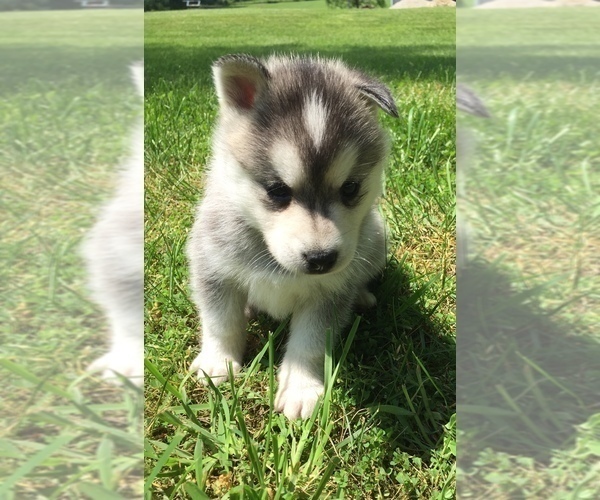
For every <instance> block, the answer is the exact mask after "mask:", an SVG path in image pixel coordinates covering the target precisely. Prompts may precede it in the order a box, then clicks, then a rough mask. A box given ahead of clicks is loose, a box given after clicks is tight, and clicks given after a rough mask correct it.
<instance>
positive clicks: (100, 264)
mask: <svg viewBox="0 0 600 500" xmlns="http://www.w3.org/2000/svg"><path fill="white" fill-rule="evenodd" d="M132 75H133V80H134V83H135V85H136V88H137V90H138V93H139V94H140V96H143V95H144V67H143V65H142V64H141V63H140V64H136V65H134V66H132ZM143 138H144V136H143V126H142V120H141V118H140V119H139V121H138V123H137V124H136V126H135V130H134V133H133V134H132V137H131V146H130V153H129V156H128V157H127V159H126V161H125V162H124V163H123V166H122V169H121V172H120V177H119V181H118V185H117V191H116V194H115V196H114V197H113V198H112V199H111V200H110V201H109V202H108V203H107V204H106V205H105V206H104V208H103V210H102V211H101V214H100V217H99V219H98V222H97V223H96V225H95V226H94V227H93V228H92V230H91V231H90V234H89V235H88V238H87V240H86V241H85V244H84V248H83V250H84V254H85V257H86V260H87V264H88V272H89V281H90V287H91V289H92V292H93V294H94V299H95V301H96V302H97V303H98V305H99V306H100V307H101V308H102V310H103V312H104V313H105V315H106V318H107V320H108V322H109V326H110V348H109V350H108V352H107V353H106V354H104V355H103V356H102V357H100V358H99V359H97V360H96V361H94V362H93V363H92V364H91V365H90V366H89V367H88V370H89V371H93V372H96V371H97V372H101V373H102V376H103V378H105V379H107V380H108V381H111V382H117V383H118V382H119V381H120V379H119V377H118V376H117V375H115V374H116V373H118V374H120V375H122V376H124V377H127V378H129V379H130V380H131V381H132V382H133V383H134V384H136V385H138V386H142V385H143V383H144V313H143V300H144V299H143V292H144V256H143V250H144V222H143V219H144V139H143Z"/></svg>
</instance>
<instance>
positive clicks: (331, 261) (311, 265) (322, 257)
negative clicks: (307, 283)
mask: <svg viewBox="0 0 600 500" xmlns="http://www.w3.org/2000/svg"><path fill="white" fill-rule="evenodd" d="M303 256H304V260H305V261H306V270H307V272H308V273H309V274H324V273H326V272H328V271H330V270H331V268H332V267H333V266H334V265H335V262H336V260H337V258H338V253H337V251H336V250H329V251H320V250H319V251H316V252H306V253H304V254H303Z"/></svg>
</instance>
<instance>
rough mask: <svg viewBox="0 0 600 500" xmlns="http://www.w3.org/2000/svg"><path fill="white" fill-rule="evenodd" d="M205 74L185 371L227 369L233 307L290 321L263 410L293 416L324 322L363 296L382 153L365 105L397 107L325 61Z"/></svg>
mask: <svg viewBox="0 0 600 500" xmlns="http://www.w3.org/2000/svg"><path fill="white" fill-rule="evenodd" d="M213 76H214V82H215V86H216V92H217V97H218V100H219V107H220V109H219V116H218V122H217V126H216V131H215V134H214V144H213V154H212V160H211V162H210V165H209V169H208V174H207V178H206V184H205V192H204V199H203V200H202V203H201V204H200V205H199V207H198V209H197V213H196V220H195V223H194V226H193V228H192V231H191V235H190V239H189V242H188V247H187V252H188V259H189V262H190V267H191V288H192V293H193V298H194V301H195V303H196V305H197V307H198V309H199V312H200V318H201V325H202V326H201V328H202V348H201V351H200V354H199V355H198V357H197V358H196V359H195V360H194V361H193V363H192V365H191V369H192V370H193V371H197V372H198V376H199V378H200V379H204V377H205V376H208V377H211V378H212V379H213V382H214V383H215V384H218V383H219V382H222V381H223V380H225V379H226V377H227V366H228V363H231V365H232V367H233V371H234V372H238V371H239V370H240V368H241V364H242V359H243V355H244V348H245V327H246V322H247V319H246V316H245V314H244V311H245V310H246V309H247V308H249V309H250V310H255V311H263V312H266V313H268V314H269V315H271V316H272V317H273V318H276V319H280V320H282V319H285V318H287V317H289V316H290V315H291V323H290V329H291V331H290V337H289V342H288V345H287V350H286V353H285V356H284V359H283V363H282V365H281V368H280V371H279V375H278V384H279V388H278V392H277V395H276V399H275V406H276V410H278V411H282V412H283V413H284V414H285V415H286V416H287V417H289V418H290V419H295V418H299V417H301V418H307V417H309V416H310V415H311V413H312V411H313V409H314V407H315V405H316V403H317V400H318V398H319V396H320V395H321V394H322V393H323V389H324V387H323V361H324V355H325V339H326V332H327V330H331V331H332V333H333V334H335V333H338V332H339V331H340V330H341V329H342V328H344V326H346V325H347V324H348V321H349V319H350V316H351V312H352V307H353V305H360V306H363V307H365V306H373V305H374V304H375V297H374V296H373V295H372V294H371V293H369V291H368V290H367V283H368V282H369V281H370V280H372V279H373V278H374V277H376V276H377V275H378V274H380V273H381V271H382V269H383V267H384V265H385V262H386V247H385V232H384V226H383V221H382V218H381V216H380V214H379V212H378V210H377V206H376V201H377V199H378V197H379V196H380V195H381V192H382V186H383V182H382V176H383V170H384V167H385V163H386V160H387V157H388V153H389V140H388V138H387V135H386V134H385V133H384V132H383V130H382V129H381V127H380V126H379V124H378V121H377V108H381V109H382V110H383V111H385V112H386V113H387V114H389V115H391V116H394V117H397V116H398V112H397V110H396V105H395V103H394V100H393V98H392V95H391V94H390V91H389V90H388V89H387V88H386V87H385V86H384V85H383V84H382V83H380V82H379V81H377V80H375V79H373V78H370V77H368V76H366V75H364V74H363V73H360V72H358V71H355V70H353V69H350V68H348V67H346V66H345V65H344V64H342V63H341V62H340V61H337V60H323V59H312V58H304V57H276V56H273V57H270V58H269V59H267V60H260V59H256V58H254V57H251V56H248V55H229V56H225V57H222V58H221V59H219V60H218V61H216V63H215V64H214V66H213Z"/></svg>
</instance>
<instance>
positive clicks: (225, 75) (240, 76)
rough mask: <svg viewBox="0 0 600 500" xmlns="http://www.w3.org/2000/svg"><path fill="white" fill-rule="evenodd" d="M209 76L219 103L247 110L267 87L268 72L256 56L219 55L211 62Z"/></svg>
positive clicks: (252, 106) (250, 108)
mask: <svg viewBox="0 0 600 500" xmlns="http://www.w3.org/2000/svg"><path fill="white" fill-rule="evenodd" d="M213 77H214V80H215V87H216V89H217V96H218V98H219V103H220V104H221V106H224V107H228V108H233V109H236V110H239V111H250V110H252V109H253V108H254V106H255V104H256V101H257V100H258V99H260V97H261V95H262V94H263V93H264V92H265V90H266V88H267V82H268V80H269V78H270V77H269V72H268V71H267V68H265V66H264V65H263V63H262V62H261V61H260V60H259V59H257V58H256V57H252V56H248V55H246V54H233V55H228V56H223V57H221V58H220V59H218V60H217V61H216V62H215V63H214V64H213Z"/></svg>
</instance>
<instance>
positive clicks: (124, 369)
mask: <svg viewBox="0 0 600 500" xmlns="http://www.w3.org/2000/svg"><path fill="white" fill-rule="evenodd" d="M87 371H88V372H102V374H101V376H102V378H103V379H104V380H106V381H107V382H110V383H112V384H116V385H121V384H122V380H121V379H120V378H119V376H118V375H117V373H118V374H119V375H122V376H123V377H127V378H128V379H129V380H130V381H131V382H132V383H133V384H135V385H137V386H138V387H142V386H143V385H144V359H143V354H142V353H139V356H136V355H135V354H132V353H131V352H130V351H129V350H125V351H123V350H111V351H109V352H107V353H106V354H105V355H104V356H102V357H100V358H98V359H97V360H96V361H94V362H93V363H92V364H90V365H89V366H88V367H87Z"/></svg>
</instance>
